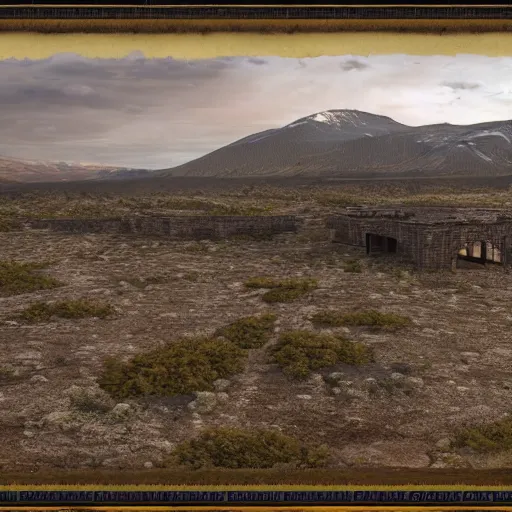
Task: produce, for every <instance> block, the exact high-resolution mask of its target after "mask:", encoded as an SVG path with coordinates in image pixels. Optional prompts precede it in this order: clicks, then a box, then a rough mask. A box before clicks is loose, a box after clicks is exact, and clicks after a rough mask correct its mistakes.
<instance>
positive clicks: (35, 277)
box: [0, 261, 62, 295]
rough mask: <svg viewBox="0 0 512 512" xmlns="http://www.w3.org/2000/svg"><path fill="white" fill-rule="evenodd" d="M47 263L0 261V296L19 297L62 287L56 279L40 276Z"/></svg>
mask: <svg viewBox="0 0 512 512" xmlns="http://www.w3.org/2000/svg"><path fill="white" fill-rule="evenodd" d="M47 266H48V263H20V262H17V261H0V294H2V295H20V294H23V293H30V292H34V291H38V290H48V289H51V288H57V287H59V286H62V283H60V282H59V281H58V280H57V279H54V278H53V277H50V276H47V275H44V274H41V273H40V271H41V270H42V269H44V268H46V267H47Z"/></svg>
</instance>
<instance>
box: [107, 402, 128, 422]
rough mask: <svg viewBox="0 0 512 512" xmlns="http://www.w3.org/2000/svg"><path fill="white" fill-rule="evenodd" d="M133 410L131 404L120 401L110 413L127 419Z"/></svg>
mask: <svg viewBox="0 0 512 512" xmlns="http://www.w3.org/2000/svg"><path fill="white" fill-rule="evenodd" d="M132 412H133V409H132V406H131V405H130V404H125V403H119V404H116V405H115V406H114V408H113V409H112V410H111V411H110V414H111V415H112V416H114V417H115V418H117V419H126V418H128V416H130V414H131V413H132Z"/></svg>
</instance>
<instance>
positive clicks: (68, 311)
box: [16, 299, 115, 322]
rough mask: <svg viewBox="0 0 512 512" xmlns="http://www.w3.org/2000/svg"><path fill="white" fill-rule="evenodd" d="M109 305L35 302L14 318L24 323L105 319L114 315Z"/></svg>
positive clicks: (84, 300) (76, 302) (72, 301)
mask: <svg viewBox="0 0 512 512" xmlns="http://www.w3.org/2000/svg"><path fill="white" fill-rule="evenodd" d="M114 311H115V310H114V308H113V307H112V306H111V305H110V304H100V303H97V302H95V301H91V300H87V299H78V300H64V301H60V302H54V303H48V302H36V303H34V304H32V305H31V306H29V307H28V308H26V309H25V310H23V311H22V312H21V313H20V314H19V315H18V316H17V317H16V318H18V319H20V320H24V321H25V322H46V321H49V320H51V319H52V317H59V318H69V319H71V318H87V317H96V318H106V317H107V316H109V315H111V314H113V313H114Z"/></svg>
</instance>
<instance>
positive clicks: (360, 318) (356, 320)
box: [311, 309, 411, 330]
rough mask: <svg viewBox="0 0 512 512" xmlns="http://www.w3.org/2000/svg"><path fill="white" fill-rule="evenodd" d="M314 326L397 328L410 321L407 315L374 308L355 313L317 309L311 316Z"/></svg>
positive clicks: (404, 325)
mask: <svg viewBox="0 0 512 512" xmlns="http://www.w3.org/2000/svg"><path fill="white" fill-rule="evenodd" d="M311 321H312V322H313V324H314V325H315V326H318V327H320V326H329V327H340V326H343V325H352V326H365V327H372V328H374V329H389V330H393V329H399V328H401V327H406V326H407V325H409V324H410V323H411V319H410V318H409V317H407V316H403V315H397V314H395V313H381V312H380V311H376V310H374V309H370V310H368V311H359V312H356V313H340V312H339V311H333V310H327V311H319V312H318V313H315V314H314V315H313V316H312V317H311Z"/></svg>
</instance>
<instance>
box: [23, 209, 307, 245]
mask: <svg viewBox="0 0 512 512" xmlns="http://www.w3.org/2000/svg"><path fill="white" fill-rule="evenodd" d="M299 223H300V221H299V219H298V218H296V217H295V216H292V215H281V216H175V217H131V218H111V219H41V220H34V221H28V222H27V223H26V226H27V227H28V228H30V229H49V230H50V231H58V232H65V233H119V234H131V235H146V236H165V237H166V238H170V239H172V240H201V239H221V238H228V237H230V236H236V235H250V236H267V235H273V234H278V233H284V232H288V231H292V232H294V231H297V229H298V225H299Z"/></svg>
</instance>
